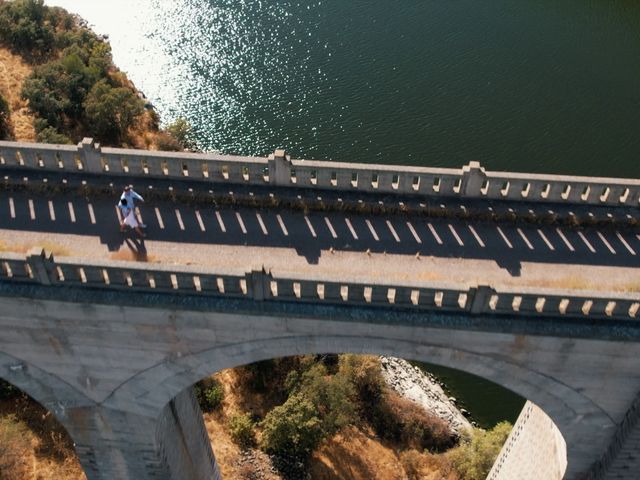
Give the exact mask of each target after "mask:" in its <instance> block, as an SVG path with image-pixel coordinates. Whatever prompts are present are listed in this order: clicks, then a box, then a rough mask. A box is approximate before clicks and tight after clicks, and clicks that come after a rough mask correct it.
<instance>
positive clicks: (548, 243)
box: [538, 229, 556, 251]
mask: <svg viewBox="0 0 640 480" xmlns="http://www.w3.org/2000/svg"><path fill="white" fill-rule="evenodd" d="M538 235H540V237H541V238H542V240H544V243H546V244H547V247H549V250H552V251H553V250H555V249H556V248H555V247H554V246H553V244H552V243H551V242H550V241H549V239H548V238H547V236H546V235H545V234H544V232H543V231H542V230H540V229H538Z"/></svg>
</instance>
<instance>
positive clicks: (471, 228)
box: [467, 225, 484, 248]
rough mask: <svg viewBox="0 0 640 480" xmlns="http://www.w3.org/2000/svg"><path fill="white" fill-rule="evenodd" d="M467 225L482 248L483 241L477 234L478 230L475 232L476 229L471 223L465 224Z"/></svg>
mask: <svg viewBox="0 0 640 480" xmlns="http://www.w3.org/2000/svg"><path fill="white" fill-rule="evenodd" d="M467 227H469V230H471V233H473V236H474V237H476V240H477V242H478V244H479V245H480V246H481V247H482V248H484V242H483V241H482V238H480V235H478V232H476V229H475V228H473V227H472V226H471V225H467Z"/></svg>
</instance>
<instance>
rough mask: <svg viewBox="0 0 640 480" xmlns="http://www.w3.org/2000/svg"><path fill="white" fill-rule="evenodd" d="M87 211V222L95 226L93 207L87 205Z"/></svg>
mask: <svg viewBox="0 0 640 480" xmlns="http://www.w3.org/2000/svg"><path fill="white" fill-rule="evenodd" d="M87 209H88V210H89V221H91V224H92V225H95V224H96V214H95V212H94V211H93V205H91V204H90V203H88V204H87Z"/></svg>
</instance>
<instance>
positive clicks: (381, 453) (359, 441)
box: [309, 427, 407, 480]
mask: <svg viewBox="0 0 640 480" xmlns="http://www.w3.org/2000/svg"><path fill="white" fill-rule="evenodd" d="M309 470H310V473H311V478H314V479H317V480H347V479H349V480H376V479H378V480H405V479H406V478H407V476H406V474H405V472H404V469H403V468H402V464H401V463H400V458H399V456H398V453H397V452H396V451H395V450H394V449H393V448H391V447H390V446H388V445H385V444H383V443H382V442H381V441H380V440H379V439H378V438H376V437H375V436H374V434H373V433H372V432H370V431H362V430H359V429H357V428H355V427H347V428H345V429H343V430H342V431H341V432H339V433H337V434H336V435H334V436H333V437H332V438H331V439H329V440H328V441H326V442H325V443H324V444H323V445H322V446H321V447H320V448H319V449H318V450H317V451H316V452H315V453H314V454H313V456H312V458H311V462H310V468H309Z"/></svg>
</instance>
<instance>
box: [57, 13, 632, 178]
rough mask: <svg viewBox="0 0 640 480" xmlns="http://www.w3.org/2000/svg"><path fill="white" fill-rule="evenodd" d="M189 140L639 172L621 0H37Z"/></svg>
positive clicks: (230, 149)
mask: <svg viewBox="0 0 640 480" xmlns="http://www.w3.org/2000/svg"><path fill="white" fill-rule="evenodd" d="M46 3H48V4H50V5H60V6H63V7H65V8H67V9H68V10H70V11H72V12H75V13H78V14H80V15H81V16H83V17H84V18H85V19H87V20H88V22H89V23H90V25H92V26H93V27H94V29H95V30H96V31H98V32H99V33H103V34H108V35H109V38H110V42H111V45H112V47H113V52H114V61H115V63H116V64H117V65H118V66H119V67H120V68H121V69H122V70H124V71H126V72H127V73H128V75H129V77H130V78H131V79H132V80H133V81H134V83H135V84H136V85H137V86H138V87H139V88H140V89H141V90H142V91H144V92H145V94H146V95H147V96H148V97H149V99H150V100H151V102H152V103H153V104H154V105H155V107H156V108H157V110H158V111H159V113H160V114H161V117H162V119H163V121H164V122H165V123H168V122H170V121H172V120H173V119H175V118H176V117H178V116H182V117H185V118H186V119H188V120H189V122H190V123H191V124H192V125H193V126H194V128H195V131H196V133H197V138H198V142H199V146H200V148H202V149H205V150H219V151H222V152H225V153H236V154H260V155H264V154H267V153H269V152H271V151H273V150H274V149H275V148H276V147H285V148H286V149H287V150H289V151H290V152H291V154H292V155H293V156H294V157H297V158H314V159H333V160H341V161H357V162H375V163H387V164H413V165H425V166H448V167H459V166H461V165H463V164H465V163H467V162H468V161H470V160H479V161H480V162H481V163H482V164H484V165H486V166H487V167H488V168H490V169H494V170H496V169H500V170H516V171H535V172H557V173H575V174H589V175H601V176H604V175H606V176H631V177H640V165H639V162H640V3H638V2H635V1H632V0H609V1H604V0H563V1H560V2H559V1H557V0H367V1H364V0H321V1H311V0H308V1H304V0H299V1H286V0H284V1H278V0H135V1H132V0H110V1H108V2H105V1H100V0H48V1H47V2H46Z"/></svg>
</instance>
